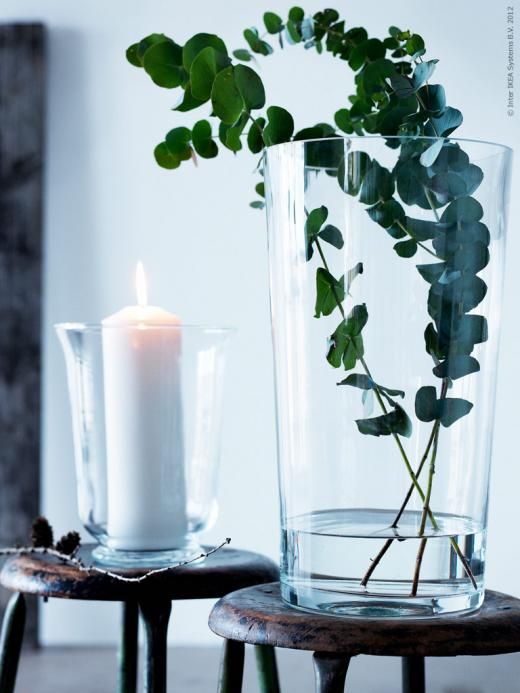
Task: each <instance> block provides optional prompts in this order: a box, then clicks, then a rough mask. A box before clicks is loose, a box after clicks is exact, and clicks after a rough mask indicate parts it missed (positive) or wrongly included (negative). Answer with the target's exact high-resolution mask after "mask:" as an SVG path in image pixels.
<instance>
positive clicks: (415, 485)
mask: <svg viewBox="0 0 520 693" xmlns="http://www.w3.org/2000/svg"><path fill="white" fill-rule="evenodd" d="M435 211H436V210H435ZM314 244H315V246H316V249H317V250H318V254H319V256H320V258H321V261H322V262H323V267H324V269H325V270H327V272H330V270H329V266H328V263H327V259H326V257H325V254H324V252H323V249H322V247H321V244H320V242H319V240H318V239H317V238H316V239H315V240H314ZM332 292H333V295H334V300H335V301H336V304H337V306H338V308H339V311H340V313H341V316H342V317H343V319H345V310H344V308H343V305H342V301H341V300H340V297H339V296H338V294H337V292H336V289H335V288H333V289H332ZM359 361H360V363H361V365H362V366H363V369H364V371H365V373H366V374H367V375H368V377H369V378H370V379H371V380H372V381H374V379H373V377H372V374H371V372H370V369H369V367H368V365H367V363H366V361H365V359H364V358H363V357H362V356H359ZM374 382H375V381H374ZM374 393H375V396H376V399H377V402H378V404H379V406H380V407H381V410H382V411H383V413H384V414H386V413H387V412H388V410H387V408H386V406H385V403H384V401H383V398H382V396H381V393H380V391H379V388H378V386H377V384H376V385H375V388H374ZM392 437H393V438H394V440H395V442H396V445H397V447H398V449H399V452H400V455H401V457H402V459H403V462H404V464H405V467H406V470H407V472H408V474H409V476H410V479H411V481H412V486H413V488H414V489H415V490H416V491H417V493H418V494H419V496H420V498H421V500H422V501H423V503H424V501H425V498H426V496H425V493H424V491H423V490H422V488H421V485H420V484H419V481H418V479H417V476H416V474H415V473H414V471H413V468H412V465H411V464H410V460H409V459H408V456H407V454H406V451H405V449H404V447H403V444H402V443H401V440H400V438H399V436H398V435H397V433H392ZM427 513H428V517H429V519H430V522H431V524H432V526H433V527H434V529H438V528H439V525H438V523H437V521H436V519H435V517H434V515H433V513H432V511H431V509H430V508H429V507H427ZM389 541H390V540H389ZM450 541H451V544H452V546H453V548H454V550H455V552H456V554H457V556H458V557H459V558H460V560H461V562H462V564H463V566H464V568H465V570H466V572H467V573H468V575H469V577H470V579H471V581H472V583H473V585H474V586H475V587H476V586H477V585H476V582H475V578H474V577H473V573H472V571H471V568H470V566H469V565H468V562H467V560H466V559H465V557H464V555H463V554H462V551H461V550H460V548H459V546H458V544H457V542H456V540H455V539H453V537H452V538H451V539H450ZM390 543H391V542H390ZM388 548H390V546H388V547H387V548H386V549H385V553H386V551H387V550H388ZM383 555H384V554H383ZM379 560H381V559H380V558H379ZM376 565H377V563H376ZM375 567H376V566H375V565H374V566H373V568H372V566H371V568H372V572H373V570H374V569H375ZM370 574H371V573H370ZM369 577H370V576H369ZM363 579H364V578H363ZM367 582H368V579H367ZM365 585H366V583H365Z"/></svg>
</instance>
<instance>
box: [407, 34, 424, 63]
mask: <svg viewBox="0 0 520 693" xmlns="http://www.w3.org/2000/svg"><path fill="white" fill-rule="evenodd" d="M405 49H406V52H407V53H408V55H410V56H411V57H412V58H413V59H414V60H415V59H417V58H419V57H420V56H421V55H424V53H425V50H424V41H423V39H422V37H421V36H419V34H412V35H411V36H410V38H409V39H408V40H407V41H406V43H405Z"/></svg>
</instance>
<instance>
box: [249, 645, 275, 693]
mask: <svg viewBox="0 0 520 693" xmlns="http://www.w3.org/2000/svg"><path fill="white" fill-rule="evenodd" d="M255 655H256V668H257V671H258V683H259V686H260V693H280V682H279V680H278V667H277V666H276V653H275V649H274V647H270V646H269V645H255Z"/></svg>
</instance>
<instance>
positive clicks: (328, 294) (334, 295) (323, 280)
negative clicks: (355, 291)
mask: <svg viewBox="0 0 520 693" xmlns="http://www.w3.org/2000/svg"><path fill="white" fill-rule="evenodd" d="M344 298H345V286H344V278H343V277H342V278H341V279H340V280H339V281H338V280H337V279H336V278H335V277H334V276H333V275H332V274H331V273H330V272H329V271H328V270H326V269H325V268H323V267H318V269H317V271H316V305H315V309H314V317H315V318H320V317H321V316H322V315H330V314H331V313H332V312H333V311H334V310H335V309H336V308H337V307H338V306H339V305H341V303H342V302H343V299H344Z"/></svg>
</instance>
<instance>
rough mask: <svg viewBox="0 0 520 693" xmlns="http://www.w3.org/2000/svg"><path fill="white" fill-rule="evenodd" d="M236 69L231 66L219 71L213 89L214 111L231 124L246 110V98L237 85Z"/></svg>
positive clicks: (223, 120) (212, 101)
mask: <svg viewBox="0 0 520 693" xmlns="http://www.w3.org/2000/svg"><path fill="white" fill-rule="evenodd" d="M237 67H238V66H237ZM234 69H235V68H233V67H231V66H230V67H226V68H225V69H224V70H222V71H221V72H219V73H218V75H217V76H216V77H215V81H214V82H213V88H212V90H211V104H212V106H213V112H214V113H215V115H216V116H217V117H218V118H220V120H221V121H222V122H223V123H227V124H229V125H232V124H233V123H235V122H236V121H237V120H238V118H239V117H240V114H241V113H242V111H243V110H244V99H243V98H242V95H241V94H240V92H239V90H238V87H237V85H236V82H235V75H234Z"/></svg>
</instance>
